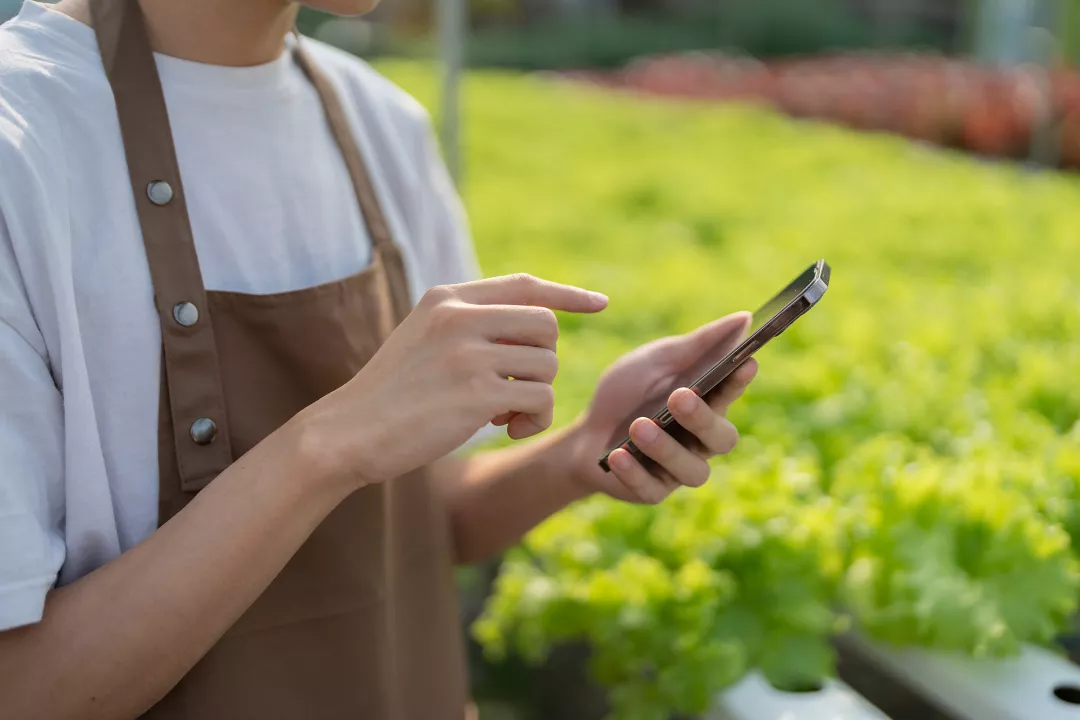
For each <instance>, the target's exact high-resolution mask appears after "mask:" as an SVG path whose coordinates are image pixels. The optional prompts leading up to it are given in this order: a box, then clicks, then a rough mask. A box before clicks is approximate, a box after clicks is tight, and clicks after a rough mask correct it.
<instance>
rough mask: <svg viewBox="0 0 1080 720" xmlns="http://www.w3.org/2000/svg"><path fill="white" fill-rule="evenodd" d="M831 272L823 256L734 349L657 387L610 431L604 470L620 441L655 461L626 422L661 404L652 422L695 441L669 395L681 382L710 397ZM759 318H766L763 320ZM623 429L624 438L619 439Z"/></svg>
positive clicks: (707, 357)
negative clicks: (669, 404) (674, 414)
mask: <svg viewBox="0 0 1080 720" xmlns="http://www.w3.org/2000/svg"><path fill="white" fill-rule="evenodd" d="M831 275H832V270H831V268H830V267H829V264H828V263H827V262H825V261H824V260H819V261H818V262H816V263H814V264H813V265H811V266H810V267H809V268H807V269H806V270H805V271H804V272H803V273H802V274H800V275H799V277H797V278H796V279H795V280H794V281H793V282H792V283H791V284H790V285H788V286H787V287H786V288H784V289H783V290H782V291H781V292H780V293H778V294H777V295H776V296H775V297H773V298H772V300H770V301H769V302H767V303H765V305H763V306H762V307H761V309H759V310H758V311H757V312H756V313H754V321H753V325H752V326H751V331H750V333H749V334H748V335H747V337H746V339H745V340H743V341H742V342H741V343H740V344H739V345H738V346H737V347H735V349H733V350H731V351H730V352H728V353H727V354H726V355H724V357H722V358H721V359H720V360H719V361H716V360H715V358H716V355H717V352H718V351H717V350H710V351H708V352H706V353H703V354H702V358H701V360H700V361H699V362H698V363H697V364H696V365H695V366H693V367H691V368H690V369H689V370H687V371H686V372H684V373H683V374H682V375H681V376H679V377H678V378H676V379H675V380H674V381H673V382H672V383H671V384H670V385H669V386H668V387H665V388H663V389H662V391H661V392H657V393H654V394H653V396H652V397H650V398H649V399H648V400H647V401H646V403H645V404H643V405H642V407H640V408H638V409H637V410H635V412H634V413H632V414H631V416H630V417H629V418H628V419H627V420H626V421H625V423H622V424H620V425H619V427H620V428H627V430H625V431H624V430H619V431H618V432H617V433H616V434H615V435H613V436H612V438H611V444H610V445H609V447H610V448H611V449H610V450H608V451H607V452H606V453H605V454H604V457H602V458H600V467H602V468H603V469H604V471H605V472H609V471H610V469H611V468H610V467H609V466H608V456H609V455H611V453H612V452H613V451H615V450H617V449H618V448H620V447H625V448H626V449H627V450H628V451H629V452H630V454H631V455H632V456H634V457H635V458H636V459H637V460H638V462H640V463H641V464H642V465H644V466H645V467H646V468H647V469H648V468H651V467H652V466H653V465H654V463H653V461H652V460H651V459H650V458H648V457H646V456H645V455H644V454H643V453H642V452H641V451H640V450H639V449H638V448H637V447H636V446H635V445H634V443H633V442H632V441H631V440H630V437H629V429H628V428H629V426H630V424H631V423H632V422H633V421H634V420H636V419H637V418H639V417H650V415H649V414H648V413H649V411H650V410H652V409H653V408H655V407H656V406H657V405H659V406H660V409H659V410H656V411H655V412H653V413H652V415H651V417H652V420H653V422H655V423H656V424H657V425H659V426H660V428H661V429H663V430H664V431H666V432H667V433H668V434H669V435H671V436H672V437H674V438H675V439H676V440H677V441H679V442H680V443H681V444H683V445H690V444H691V443H693V442H695V439H694V436H693V435H692V434H691V433H690V432H689V431H687V430H686V429H685V428H684V427H682V426H681V425H679V423H677V422H675V419H674V418H672V416H671V412H670V411H669V410H668V407H667V398H668V397H669V396H670V395H671V393H673V392H674V391H675V390H677V389H678V388H680V387H688V388H690V389H691V390H693V391H694V392H695V393H697V394H698V395H699V396H700V397H703V398H706V399H708V396H709V393H711V392H712V391H713V390H715V389H717V388H718V386H719V385H720V384H721V383H722V382H723V381H724V379H725V378H727V377H728V376H729V375H731V373H733V372H735V370H736V369H737V368H738V367H739V366H740V365H742V364H743V363H744V362H746V361H747V360H749V359H750V358H751V357H753V355H754V353H755V352H757V351H758V350H759V349H761V348H762V347H764V346H765V344H766V343H768V342H769V341H770V340H772V339H773V338H775V337H777V336H779V335H781V334H782V333H783V332H784V331H785V330H787V329H788V327H790V326H791V324H792V323H794V322H795V321H796V320H798V319H799V318H800V317H802V316H803V315H804V314H805V313H806V312H807V311H808V310H809V309H810V308H812V307H814V305H816V304H817V303H818V301H820V300H821V298H822V296H824V295H825V291H826V290H828V289H829V279H830V277H831ZM760 318H766V319H765V320H764V321H763V322H762V321H761V320H760ZM759 323H760V325H759ZM730 343H731V338H730V337H725V338H723V339H722V340H721V341H720V342H719V343H717V348H721V347H726V346H728V345H730ZM702 365H704V366H705V368H704V370H703V369H702V367H701V366H702ZM620 435H621V436H622V440H621V441H620V442H616V439H617V438H618V437H619V436H620Z"/></svg>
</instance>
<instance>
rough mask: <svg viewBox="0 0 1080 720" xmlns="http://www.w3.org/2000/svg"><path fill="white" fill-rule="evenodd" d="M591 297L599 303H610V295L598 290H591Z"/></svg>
mask: <svg viewBox="0 0 1080 720" xmlns="http://www.w3.org/2000/svg"><path fill="white" fill-rule="evenodd" d="M589 297H590V298H591V299H592V301H593V302H594V303H596V304H597V305H607V303H608V296H607V295H605V294H604V293H598V292H592V291H590V292H589Z"/></svg>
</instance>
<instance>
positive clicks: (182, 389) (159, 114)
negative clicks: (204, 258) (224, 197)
mask: <svg viewBox="0 0 1080 720" xmlns="http://www.w3.org/2000/svg"><path fill="white" fill-rule="evenodd" d="M90 11H91V18H92V22H93V25H94V32H95V33H96V35H97V41H98V47H99V49H100V51H101V58H102V62H103V63H104V66H105V73H106V75H107V76H108V79H109V83H110V84H111V85H112V90H113V95H114V96H115V98H116V110H117V115H118V117H119V120H120V132H121V135H122V136H123V142H124V153H125V155H126V158H127V165H128V171H129V173H130V175H131V186H132V189H133V192H134V195H135V206H136V210H137V212H138V216H139V224H140V225H141V227H142V235H143V244H144V245H145V247H146V258H147V261H148V263H149V266H150V277H151V280H152V281H153V284H154V302H155V304H156V306H157V310H158V316H159V318H160V323H161V339H162V346H163V355H164V364H165V374H166V379H167V384H168V388H169V402H170V405H171V413H172V420H173V423H172V424H173V440H174V442H175V444H176V459H177V466H178V468H179V471H180V481H181V486H182V488H183V490H184V491H186V492H194V491H197V490H201V489H202V488H203V487H205V486H206V484H207V483H209V482H210V480H212V479H213V478H214V477H216V476H217V475H218V474H219V473H220V472H221V471H223V470H224V469H225V468H227V467H228V466H229V464H230V463H231V462H232V450H231V447H230V439H229V424H228V420H227V418H226V414H225V395H224V392H223V390H222V384H221V372H220V369H219V365H218V354H217V345H216V343H215V340H214V329H213V326H212V325H211V323H210V313H209V308H208V306H207V301H206V290H205V287H204V286H203V280H202V274H201V272H200V271H199V259H198V257H197V255H196V253H195V242H194V240H193V238H192V234H191V224H190V222H189V220H188V210H187V202H186V201H185V198H184V189H183V184H182V183H181V181H180V168H179V164H178V163H177V160H176V149H175V147H174V146H173V138H172V130H171V128H170V126H169V115H168V111H167V109H166V105H165V96H164V93H163V92H162V89H161V81H160V79H159V77H158V74H157V66H156V64H155V62H154V55H153V52H152V51H151V48H150V40H149V37H148V35H147V30H146V22H145V19H144V18H143V14H142V10H141V9H140V8H139V4H138V2H136V0H92V2H91V3H90Z"/></svg>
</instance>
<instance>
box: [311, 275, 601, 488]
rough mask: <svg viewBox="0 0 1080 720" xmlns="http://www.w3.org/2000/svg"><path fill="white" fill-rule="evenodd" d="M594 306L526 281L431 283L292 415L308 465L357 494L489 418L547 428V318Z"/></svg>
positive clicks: (585, 295)
mask: <svg viewBox="0 0 1080 720" xmlns="http://www.w3.org/2000/svg"><path fill="white" fill-rule="evenodd" d="M606 306H607V298H606V297H604V296H603V295H601V294H599V293H592V292H589V291H587V290H583V289H581V288H576V287H571V286H569V285H560V284H558V283H553V282H548V281H546V280H539V279H537V278H534V277H531V276H528V275H509V276H505V277H496V278H491V279H487V280H479V281H476V282H468V283H462V284H459V285H445V286H439V287H435V288H432V289H431V290H429V291H428V292H427V293H426V294H425V295H424V297H423V298H421V300H420V302H419V303H418V304H417V305H416V307H415V308H414V309H413V311H412V312H411V313H410V314H409V316H408V317H407V318H405V320H404V321H403V322H402V323H401V325H399V326H398V327H397V329H395V330H394V332H393V333H391V335H390V337H389V338H388V339H387V341H386V342H385V343H384V344H383V346H382V347H381V348H379V351H378V352H377V353H375V355H374V357H372V359H371V360H370V361H369V362H368V363H367V365H365V366H364V368H363V369H362V370H361V371H360V372H359V373H357V375H356V377H355V378H353V379H352V380H351V381H349V382H348V383H346V384H345V385H344V386H342V387H341V388H340V389H338V390H336V391H335V392H333V393H330V394H329V395H327V396H326V397H324V398H323V399H321V400H319V401H318V402H316V403H315V404H313V405H312V406H311V407H309V408H308V409H307V410H305V411H304V412H303V413H301V416H300V417H301V418H302V420H303V424H304V426H305V437H307V438H309V439H310V440H312V445H310V446H309V449H310V450H311V454H314V455H316V456H317V457H315V458H312V459H313V460H315V461H317V462H319V463H320V465H321V466H322V467H323V468H325V469H326V470H327V471H328V472H330V473H332V474H334V475H342V474H344V475H345V476H347V477H349V479H350V480H351V481H353V482H355V483H356V486H357V487H361V486H363V485H368V484H371V483H378V482H384V481H386V480H390V479H392V478H395V477H399V476H401V475H404V474H406V473H408V472H410V471H412V470H415V469H416V468H418V467H422V466H424V465H427V464H429V463H431V462H433V461H435V460H437V459H438V458H440V457H443V456H444V455H447V454H449V453H451V452H453V451H454V450H456V449H457V448H459V447H460V446H461V445H463V444H464V443H465V442H466V441H467V440H468V439H469V438H470V437H472V436H473V434H475V433H476V432H477V431H478V430H479V429H480V428H482V427H484V425H486V424H488V423H489V422H493V421H494V422H496V423H498V424H506V426H507V434H508V435H509V436H510V437H511V438H514V439H521V438H525V437H529V436H531V435H535V434H536V433H539V432H541V431H543V430H545V429H547V428H548V427H549V426H550V425H551V422H552V409H553V405H554V393H553V391H552V388H551V383H552V381H553V380H554V379H555V374H556V372H557V371H558V359H557V358H556V355H555V343H556V340H557V339H558V336H559V326H558V322H557V320H556V318H555V313H554V312H552V311H553V310H563V311H568V312H584V313H592V312H598V311H600V310H603V309H604V308H605V307H606ZM510 378H513V379H512V380H511V379H510ZM324 463H329V467H327V466H326V465H324Z"/></svg>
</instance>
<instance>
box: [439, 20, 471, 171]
mask: <svg viewBox="0 0 1080 720" xmlns="http://www.w3.org/2000/svg"><path fill="white" fill-rule="evenodd" d="M466 3H467V0H435V6H436V8H437V18H438V25H439V54H440V56H441V61H442V62H441V66H442V122H441V124H440V135H441V140H442V146H443V153H444V155H445V157H446V166H447V168H449V170H450V176H451V177H452V178H453V179H454V182H455V183H460V182H461V175H462V158H461V95H460V85H461V70H462V66H463V65H464V59H465V30H466V25H467V24H468V23H467V19H468V8H467V4H466Z"/></svg>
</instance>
